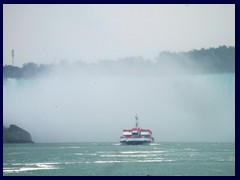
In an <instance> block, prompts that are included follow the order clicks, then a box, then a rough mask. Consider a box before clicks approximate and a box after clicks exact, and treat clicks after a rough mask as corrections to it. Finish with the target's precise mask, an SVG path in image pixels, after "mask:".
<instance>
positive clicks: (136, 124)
mask: <svg viewBox="0 0 240 180" xmlns="http://www.w3.org/2000/svg"><path fill="white" fill-rule="evenodd" d="M135 119H136V123H135V126H136V128H138V117H137V114H136V116H135Z"/></svg>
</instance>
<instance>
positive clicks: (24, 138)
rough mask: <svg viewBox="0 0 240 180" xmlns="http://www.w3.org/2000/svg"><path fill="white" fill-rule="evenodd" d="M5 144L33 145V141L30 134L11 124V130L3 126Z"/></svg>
mask: <svg viewBox="0 0 240 180" xmlns="http://www.w3.org/2000/svg"><path fill="white" fill-rule="evenodd" d="M3 143H33V141H32V137H31V134H30V133H29V132H27V131H25V130H24V129H22V128H20V127H18V126H16V125H14V124H11V125H10V126H9V128H6V127H4V126H3Z"/></svg>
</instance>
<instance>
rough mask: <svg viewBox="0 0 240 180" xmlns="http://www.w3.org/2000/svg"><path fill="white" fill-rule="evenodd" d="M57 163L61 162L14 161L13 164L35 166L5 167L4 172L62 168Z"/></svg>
mask: <svg viewBox="0 0 240 180" xmlns="http://www.w3.org/2000/svg"><path fill="white" fill-rule="evenodd" d="M55 164H59V163H57V162H49V163H13V164H12V165H26V166H35V167H20V168H3V173H18V172H23V171H35V170H48V169H60V168H59V167H56V166H53V165H55Z"/></svg>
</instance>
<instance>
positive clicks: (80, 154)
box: [75, 153, 97, 156]
mask: <svg viewBox="0 0 240 180" xmlns="http://www.w3.org/2000/svg"><path fill="white" fill-rule="evenodd" d="M75 155H79V156H82V155H85V156H96V155H97V154H95V153H93V154H83V153H75Z"/></svg>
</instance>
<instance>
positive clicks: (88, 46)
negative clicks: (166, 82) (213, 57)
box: [3, 4, 235, 66]
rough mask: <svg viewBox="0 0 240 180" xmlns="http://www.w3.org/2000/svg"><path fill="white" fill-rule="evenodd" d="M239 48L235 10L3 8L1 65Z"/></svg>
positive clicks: (232, 7)
mask: <svg viewBox="0 0 240 180" xmlns="http://www.w3.org/2000/svg"><path fill="white" fill-rule="evenodd" d="M219 45H227V46H235V5H229V4H227V5H226V4H224V5H223V4H222V5H218V4H214V5H204V4H201V5H195V4H194V5H191V4H190V5H186V4H180V5H172V4H168V5H163V4H158V5H156V4H154V5H148V4H144V5H135V4H134V5H130V4H127V5H111V4H107V5H101V4H100V5H88V4H78V5H66V4H64V5H50V4H48V5H25V4H21V5H19V4H18V5H15V4H4V5H3V65H7V64H12V58H11V50H12V49H14V51H15V57H14V65H16V66H22V65H23V64H24V63H27V62H34V63H37V64H50V63H58V62H60V61H62V60H67V61H68V62H75V61H83V62H87V63H93V62H97V61H99V60H104V59H110V60H117V59H119V58H124V57H135V56H142V57H143V58H146V59H149V60H154V59H155V58H156V57H157V56H158V54H159V53H160V52H161V51H177V52H179V51H189V50H192V49H201V48H209V47H218V46H219Z"/></svg>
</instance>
